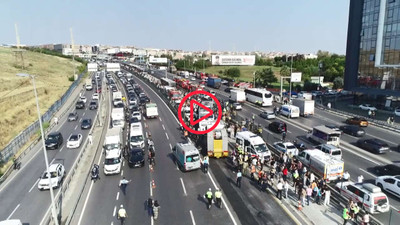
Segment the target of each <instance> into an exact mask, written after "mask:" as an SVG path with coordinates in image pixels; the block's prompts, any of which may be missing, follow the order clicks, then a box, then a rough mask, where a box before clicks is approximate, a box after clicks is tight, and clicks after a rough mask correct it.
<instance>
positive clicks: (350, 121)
mask: <svg viewBox="0 0 400 225" xmlns="http://www.w3.org/2000/svg"><path fill="white" fill-rule="evenodd" d="M346 123H347V124H352V125H358V126H360V127H367V126H368V121H367V120H366V119H364V118H361V117H352V118H348V119H347V120H346Z"/></svg>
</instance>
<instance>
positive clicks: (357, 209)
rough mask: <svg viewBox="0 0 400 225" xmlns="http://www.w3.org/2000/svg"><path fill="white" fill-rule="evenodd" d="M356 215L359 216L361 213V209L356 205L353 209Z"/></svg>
mask: <svg viewBox="0 0 400 225" xmlns="http://www.w3.org/2000/svg"><path fill="white" fill-rule="evenodd" d="M351 209H352V210H353V211H354V213H355V214H357V213H358V212H359V211H360V208H359V207H358V205H355V206H354V207H353V208H351Z"/></svg>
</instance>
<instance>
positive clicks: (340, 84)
mask: <svg viewBox="0 0 400 225" xmlns="http://www.w3.org/2000/svg"><path fill="white" fill-rule="evenodd" d="M343 84H344V82H343V78H342V77H336V78H335V79H334V80H333V88H334V89H340V88H343Z"/></svg>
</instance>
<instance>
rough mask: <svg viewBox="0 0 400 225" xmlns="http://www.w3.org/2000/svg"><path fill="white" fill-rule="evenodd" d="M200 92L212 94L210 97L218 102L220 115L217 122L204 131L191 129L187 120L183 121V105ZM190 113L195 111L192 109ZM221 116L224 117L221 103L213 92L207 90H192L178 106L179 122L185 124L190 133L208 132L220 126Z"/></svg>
mask: <svg viewBox="0 0 400 225" xmlns="http://www.w3.org/2000/svg"><path fill="white" fill-rule="evenodd" d="M200 94H203V95H208V96H210V97H211V98H212V99H213V100H214V102H215V103H216V104H217V107H218V117H217V121H216V122H215V124H214V125H213V126H212V127H211V128H209V129H207V130H204V131H198V130H193V129H191V128H190V127H188V126H187V125H186V123H185V122H184V121H183V119H182V107H183V104H184V103H185V102H186V100H187V99H188V98H189V97H191V96H193V95H200ZM190 113H193V112H192V111H190ZM221 117H222V108H221V104H220V103H219V101H218V99H217V97H215V96H214V95H213V94H211V93H209V92H207V91H192V92H190V93H189V94H187V95H186V96H185V97H183V98H182V101H181V103H180V104H179V107H178V118H179V122H181V124H182V126H183V127H184V128H185V129H186V130H187V131H189V132H190V133H193V134H207V133H208V132H210V131H212V130H214V129H215V128H216V127H217V126H218V124H219V122H220V121H221Z"/></svg>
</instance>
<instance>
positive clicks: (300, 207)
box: [297, 200, 303, 211]
mask: <svg viewBox="0 0 400 225" xmlns="http://www.w3.org/2000/svg"><path fill="white" fill-rule="evenodd" d="M298 203H299V205H298V206H297V209H298V210H299V211H301V210H303V205H302V204H301V201H300V200H299V201H298Z"/></svg>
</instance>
